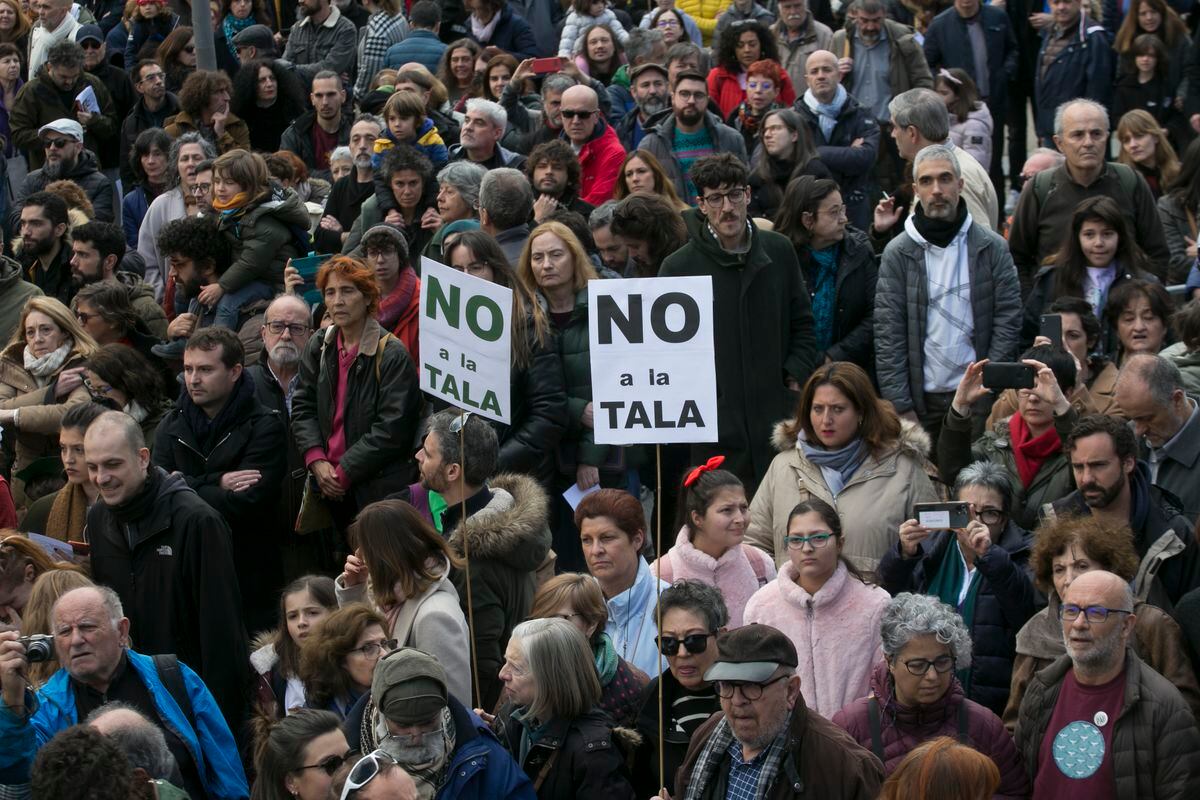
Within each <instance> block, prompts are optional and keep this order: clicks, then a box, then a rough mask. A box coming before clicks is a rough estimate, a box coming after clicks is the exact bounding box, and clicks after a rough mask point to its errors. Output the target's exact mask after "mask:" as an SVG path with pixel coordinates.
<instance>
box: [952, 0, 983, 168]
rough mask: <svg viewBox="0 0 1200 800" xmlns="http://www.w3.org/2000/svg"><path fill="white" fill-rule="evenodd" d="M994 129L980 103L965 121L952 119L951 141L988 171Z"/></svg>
mask: <svg viewBox="0 0 1200 800" xmlns="http://www.w3.org/2000/svg"><path fill="white" fill-rule="evenodd" d="M955 13H956V14H957V13H958V12H955ZM992 128H993V121H992V112H991V111H989V110H988V107H987V106H986V105H984V104H983V103H980V104H979V105H977V106H976V107H975V108H974V109H972V110H971V111H970V112H969V113H968V114H967V118H966V119H965V120H960V119H959V118H958V117H956V116H951V117H950V141H952V142H954V146H955V147H958V148H960V149H961V150H963V151H964V152H967V153H970V154H971V155H972V156H974V157H975V160H976V161H978V162H979V164H980V165H981V166H983V168H984V169H986V168H987V167H988V166H990V165H991V163H992Z"/></svg>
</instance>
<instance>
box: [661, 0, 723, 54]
mask: <svg viewBox="0 0 1200 800" xmlns="http://www.w3.org/2000/svg"><path fill="white" fill-rule="evenodd" d="M732 3H733V0H675V7H676V8H678V9H679V10H680V11H682V12H684V13H685V14H687V15H688V16H690V17H691V18H692V19H693V20H695V21H696V27H698V28H699V29H700V33H701V34H703V35H704V43H705V44H710V43H711V41H710V40H711V39H712V35H713V31H714V30H716V27H717V17H719V16H721V14H723V13H725V9H727V8H729V6H730V5H731V4H732Z"/></svg>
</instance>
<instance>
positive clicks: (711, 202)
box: [700, 188, 746, 210]
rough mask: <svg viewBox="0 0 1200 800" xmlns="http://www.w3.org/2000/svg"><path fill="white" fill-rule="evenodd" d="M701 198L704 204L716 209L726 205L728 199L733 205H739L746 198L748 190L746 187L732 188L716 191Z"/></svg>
mask: <svg viewBox="0 0 1200 800" xmlns="http://www.w3.org/2000/svg"><path fill="white" fill-rule="evenodd" d="M700 199H701V201H702V202H703V203H704V205H706V206H708V207H709V208H711V209H714V210H715V209H718V208H721V207H722V206H724V205H725V201H726V200H727V199H728V200H729V202H730V203H732V204H733V205H735V206H738V205H741V204H742V202H743V201H744V200H745V199H746V190H745V188H737V189H730V190H729V191H728V192H714V193H712V194H706V195H704V197H702V198H700Z"/></svg>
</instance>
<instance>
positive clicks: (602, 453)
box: [538, 289, 619, 480]
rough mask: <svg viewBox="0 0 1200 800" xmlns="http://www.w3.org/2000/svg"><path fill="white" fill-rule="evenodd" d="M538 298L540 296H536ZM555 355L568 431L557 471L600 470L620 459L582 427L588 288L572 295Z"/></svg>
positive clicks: (588, 385)
mask: <svg viewBox="0 0 1200 800" xmlns="http://www.w3.org/2000/svg"><path fill="white" fill-rule="evenodd" d="M538 297H539V299H541V295H540V294H539V295H538ZM557 334H558V356H559V359H560V361H561V363H562V371H563V379H564V388H565V390H566V396H567V430H566V432H565V433H564V434H563V437H562V440H561V443H560V444H561V446H560V449H561V450H565V451H567V452H566V453H560V454H559V456H558V458H557V462H558V471H559V472H560V473H561V474H563V475H567V474H569V475H570V476H571V478H572V480H573V479H574V477H575V468H576V466H577V465H578V464H587V465H589V466H593V467H600V466H603V465H604V464H606V463H609V462H610V461H612V462H614V463H615V462H616V461H618V460H619V458H618V456H616V455H615V454H614V453H613V451H612V450H610V448H609V446H608V445H602V444H596V441H595V434H594V432H593V430H592V429H591V428H589V427H588V426H586V425H584V424H583V422H582V420H583V411H584V409H585V408H586V407H587V404H588V403H590V402H592V370H591V359H590V356H589V353H590V352H591V348H590V347H589V345H588V305H587V289H584V290H582V291H580V292H579V293H577V294H576V295H575V309H574V310H573V311H572V312H571V319H570V320H569V321H568V322H567V324H566V326H565V327H562V328H559V329H558V331H557Z"/></svg>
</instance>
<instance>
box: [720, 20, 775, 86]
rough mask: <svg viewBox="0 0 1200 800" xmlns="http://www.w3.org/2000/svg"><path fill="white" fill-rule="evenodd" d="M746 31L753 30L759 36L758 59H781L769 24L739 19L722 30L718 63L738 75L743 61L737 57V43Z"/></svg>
mask: <svg viewBox="0 0 1200 800" xmlns="http://www.w3.org/2000/svg"><path fill="white" fill-rule="evenodd" d="M746 31H753V32H754V34H755V35H756V36H758V48H759V49H758V59H757V60H760V61H775V62H778V61H779V46H778V45H776V44H775V36H774V34H772V33H771V32H770V31H769V30H767V26H766V25H763V24H762V23H761V22H758V21H756V20H739V21H738V22H737V23H735V24H733V25H730V26H728V27H727V28H725V30H724V31H722V32H721V41H720V42H718V43H717V56H716V61H717V65H718V66H721V67H724V68H725V69H727V70H729V71H730V72H732V73H733V74H734V75H737V74H738V73H739V72H741V71H742V65H741V62H739V61H738V59H737V43H738V39H740V38H742V34H743V33H745V32H746Z"/></svg>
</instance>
